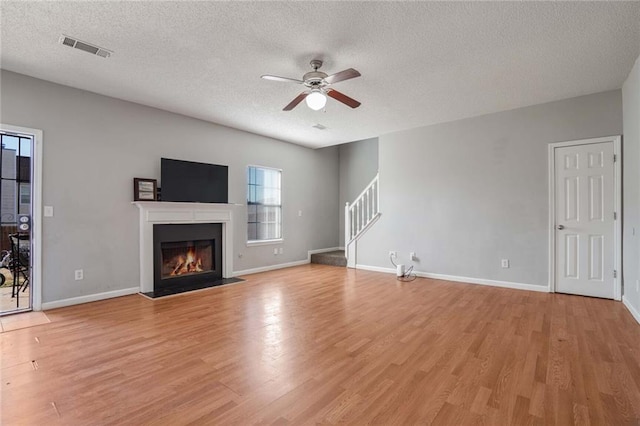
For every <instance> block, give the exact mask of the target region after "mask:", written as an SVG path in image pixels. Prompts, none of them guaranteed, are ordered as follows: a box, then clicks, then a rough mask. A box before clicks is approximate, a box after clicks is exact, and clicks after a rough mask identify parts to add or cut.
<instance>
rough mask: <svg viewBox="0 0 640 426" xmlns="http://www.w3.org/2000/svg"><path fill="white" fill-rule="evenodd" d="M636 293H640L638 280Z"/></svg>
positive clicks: (638, 281) (637, 281)
mask: <svg viewBox="0 0 640 426" xmlns="http://www.w3.org/2000/svg"><path fill="white" fill-rule="evenodd" d="M636 293H640V280H636Z"/></svg>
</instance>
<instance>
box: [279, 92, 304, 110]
mask: <svg viewBox="0 0 640 426" xmlns="http://www.w3.org/2000/svg"><path fill="white" fill-rule="evenodd" d="M307 95H308V93H307V92H302V93H300V94H299V95H298V96H296V98H295V99H294V100H292V101H291V102H289V105H287V106H286V107H284V108H282V110H283V111H291V110H292V109H294V108H295V107H296V106H298V104H299V103H300V102H302V100H303V99H304V98H306V97H307Z"/></svg>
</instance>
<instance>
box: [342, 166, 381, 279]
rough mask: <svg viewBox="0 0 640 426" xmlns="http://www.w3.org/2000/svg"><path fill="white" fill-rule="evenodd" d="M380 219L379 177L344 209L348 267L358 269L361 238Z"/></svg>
mask: <svg viewBox="0 0 640 426" xmlns="http://www.w3.org/2000/svg"><path fill="white" fill-rule="evenodd" d="M379 218H380V188H379V179H378V175H376V177H374V178H373V180H372V181H371V182H370V183H369V185H367V187H366V188H365V189H364V191H362V192H361V193H360V195H358V197H357V198H356V199H355V201H354V202H353V203H351V204H349V203H347V205H346V206H345V207H344V247H345V255H346V258H347V267H349V268H355V267H356V252H357V243H358V240H359V239H360V237H362V235H363V234H364V233H365V232H366V231H367V230H368V229H369V228H370V227H371V225H373V224H374V223H375V222H376V221H377V220H378V219H379Z"/></svg>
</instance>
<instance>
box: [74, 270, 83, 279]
mask: <svg viewBox="0 0 640 426" xmlns="http://www.w3.org/2000/svg"><path fill="white" fill-rule="evenodd" d="M74 276H75V278H76V281H79V280H83V279H84V271H83V270H82V269H76V270H75V271H74Z"/></svg>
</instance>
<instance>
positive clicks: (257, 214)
mask: <svg viewBox="0 0 640 426" xmlns="http://www.w3.org/2000/svg"><path fill="white" fill-rule="evenodd" d="M281 177H282V172H281V171H280V170H277V169H269V168H266V167H256V166H249V167H248V168H247V210H248V215H247V235H248V238H247V239H248V240H249V242H259V241H270V240H280V239H282V198H281V189H280V188H281V186H280V184H281Z"/></svg>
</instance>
